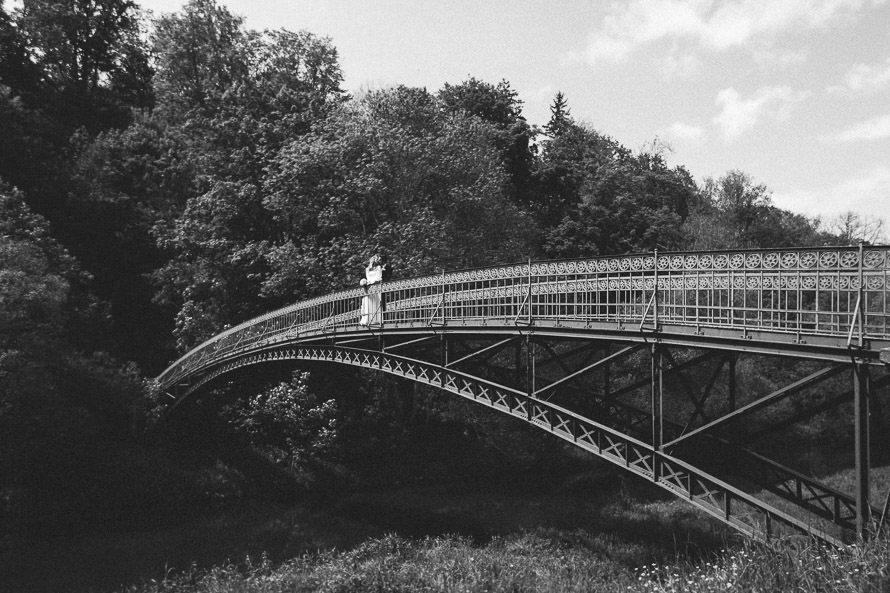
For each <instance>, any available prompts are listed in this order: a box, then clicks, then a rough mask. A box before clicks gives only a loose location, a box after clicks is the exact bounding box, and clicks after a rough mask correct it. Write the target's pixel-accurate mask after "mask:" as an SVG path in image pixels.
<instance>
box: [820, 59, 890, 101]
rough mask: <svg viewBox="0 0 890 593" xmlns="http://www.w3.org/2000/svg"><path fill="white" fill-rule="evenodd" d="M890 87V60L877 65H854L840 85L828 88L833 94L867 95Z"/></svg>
mask: <svg viewBox="0 0 890 593" xmlns="http://www.w3.org/2000/svg"><path fill="white" fill-rule="evenodd" d="M887 86H890V58H887V60H886V61H884V62H883V63H878V64H856V65H855V66H853V67H852V68H850V70H848V71H847V74H846V75H845V76H844V82H843V84H842V85H836V86H830V87H828V91H829V92H830V93H834V94H851V93H868V92H874V91H878V90H881V89H883V88H884V87H887Z"/></svg>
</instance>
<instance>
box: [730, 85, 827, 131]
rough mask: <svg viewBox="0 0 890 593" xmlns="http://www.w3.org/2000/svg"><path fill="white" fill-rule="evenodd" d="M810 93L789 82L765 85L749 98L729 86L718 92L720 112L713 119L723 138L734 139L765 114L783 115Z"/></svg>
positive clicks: (780, 116) (755, 123) (778, 116)
mask: <svg viewBox="0 0 890 593" xmlns="http://www.w3.org/2000/svg"><path fill="white" fill-rule="evenodd" d="M809 96H810V93H809V92H808V91H795V90H792V89H791V88H790V87H787V86H768V87H762V88H760V89H758V90H757V91H755V92H754V94H753V95H751V96H750V97H748V98H744V97H742V96H741V95H740V94H739V92H738V91H737V90H735V89H734V88H732V87H730V88H727V89H723V90H722V91H720V92H719V93H717V100H716V103H717V105H718V106H719V107H720V112H719V113H718V114H717V115H716V116H715V117H714V123H715V124H716V125H717V127H718V128H719V129H720V131H721V132H722V133H723V136H724V138H726V139H727V140H733V139H735V138H738V137H739V136H741V135H742V134H743V133H744V132H746V131H748V130H749V129H751V128H753V127H754V126H755V125H757V122H758V121H759V120H760V119H761V118H762V117H764V116H771V117H777V118H782V117H785V116H786V115H787V112H788V109H790V107H791V106H792V105H793V104H795V103H799V102H801V101H803V100H805V99H806V98H807V97H809Z"/></svg>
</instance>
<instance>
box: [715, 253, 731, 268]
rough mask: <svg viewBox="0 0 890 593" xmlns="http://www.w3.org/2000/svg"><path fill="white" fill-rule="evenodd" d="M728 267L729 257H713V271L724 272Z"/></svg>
mask: <svg viewBox="0 0 890 593" xmlns="http://www.w3.org/2000/svg"><path fill="white" fill-rule="evenodd" d="M728 265H729V257H727V256H726V255H725V254H723V253H721V254H719V255H715V256H714V269H715V270H725V269H726V267H727V266H728Z"/></svg>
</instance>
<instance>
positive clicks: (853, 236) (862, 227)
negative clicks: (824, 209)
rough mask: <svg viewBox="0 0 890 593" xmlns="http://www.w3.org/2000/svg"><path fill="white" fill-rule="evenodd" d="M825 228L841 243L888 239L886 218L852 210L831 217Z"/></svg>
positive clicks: (852, 243)
mask: <svg viewBox="0 0 890 593" xmlns="http://www.w3.org/2000/svg"><path fill="white" fill-rule="evenodd" d="M825 230H826V231H827V232H828V233H829V234H830V235H832V236H834V237H836V241H837V242H838V244H840V245H855V244H857V243H859V242H862V243H865V244H874V243H882V242H884V241H886V240H887V236H886V231H885V229H884V219H882V218H877V217H872V216H866V215H861V214H858V213H856V212H853V211H850V210H848V211H847V212H842V213H840V214H838V215H836V216H835V217H833V218H831V219H830V220H829V221H828V222H827V224H826V225H825Z"/></svg>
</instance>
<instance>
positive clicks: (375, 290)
mask: <svg viewBox="0 0 890 593" xmlns="http://www.w3.org/2000/svg"><path fill="white" fill-rule="evenodd" d="M391 277H392V270H391V268H390V266H389V262H388V261H386V259H385V258H384V257H382V256H380V255H377V254H375V255H372V256H371V260H370V261H369V262H368V267H366V268H365V277H364V278H362V279H361V281H360V282H359V284H360V285H361V287H362V288H364V289H365V295H364V296H363V297H362V304H361V309H360V310H359V315H360V317H359V321H358V323H359V325H361V326H364V327H370V326H372V325H378V326H380V325H383V312H384V311H386V302H385V300H384V299H383V295H382V294H381V293H380V286H379V284H380V283H381V282H386V281H388V280H389V279H390V278H391Z"/></svg>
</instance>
